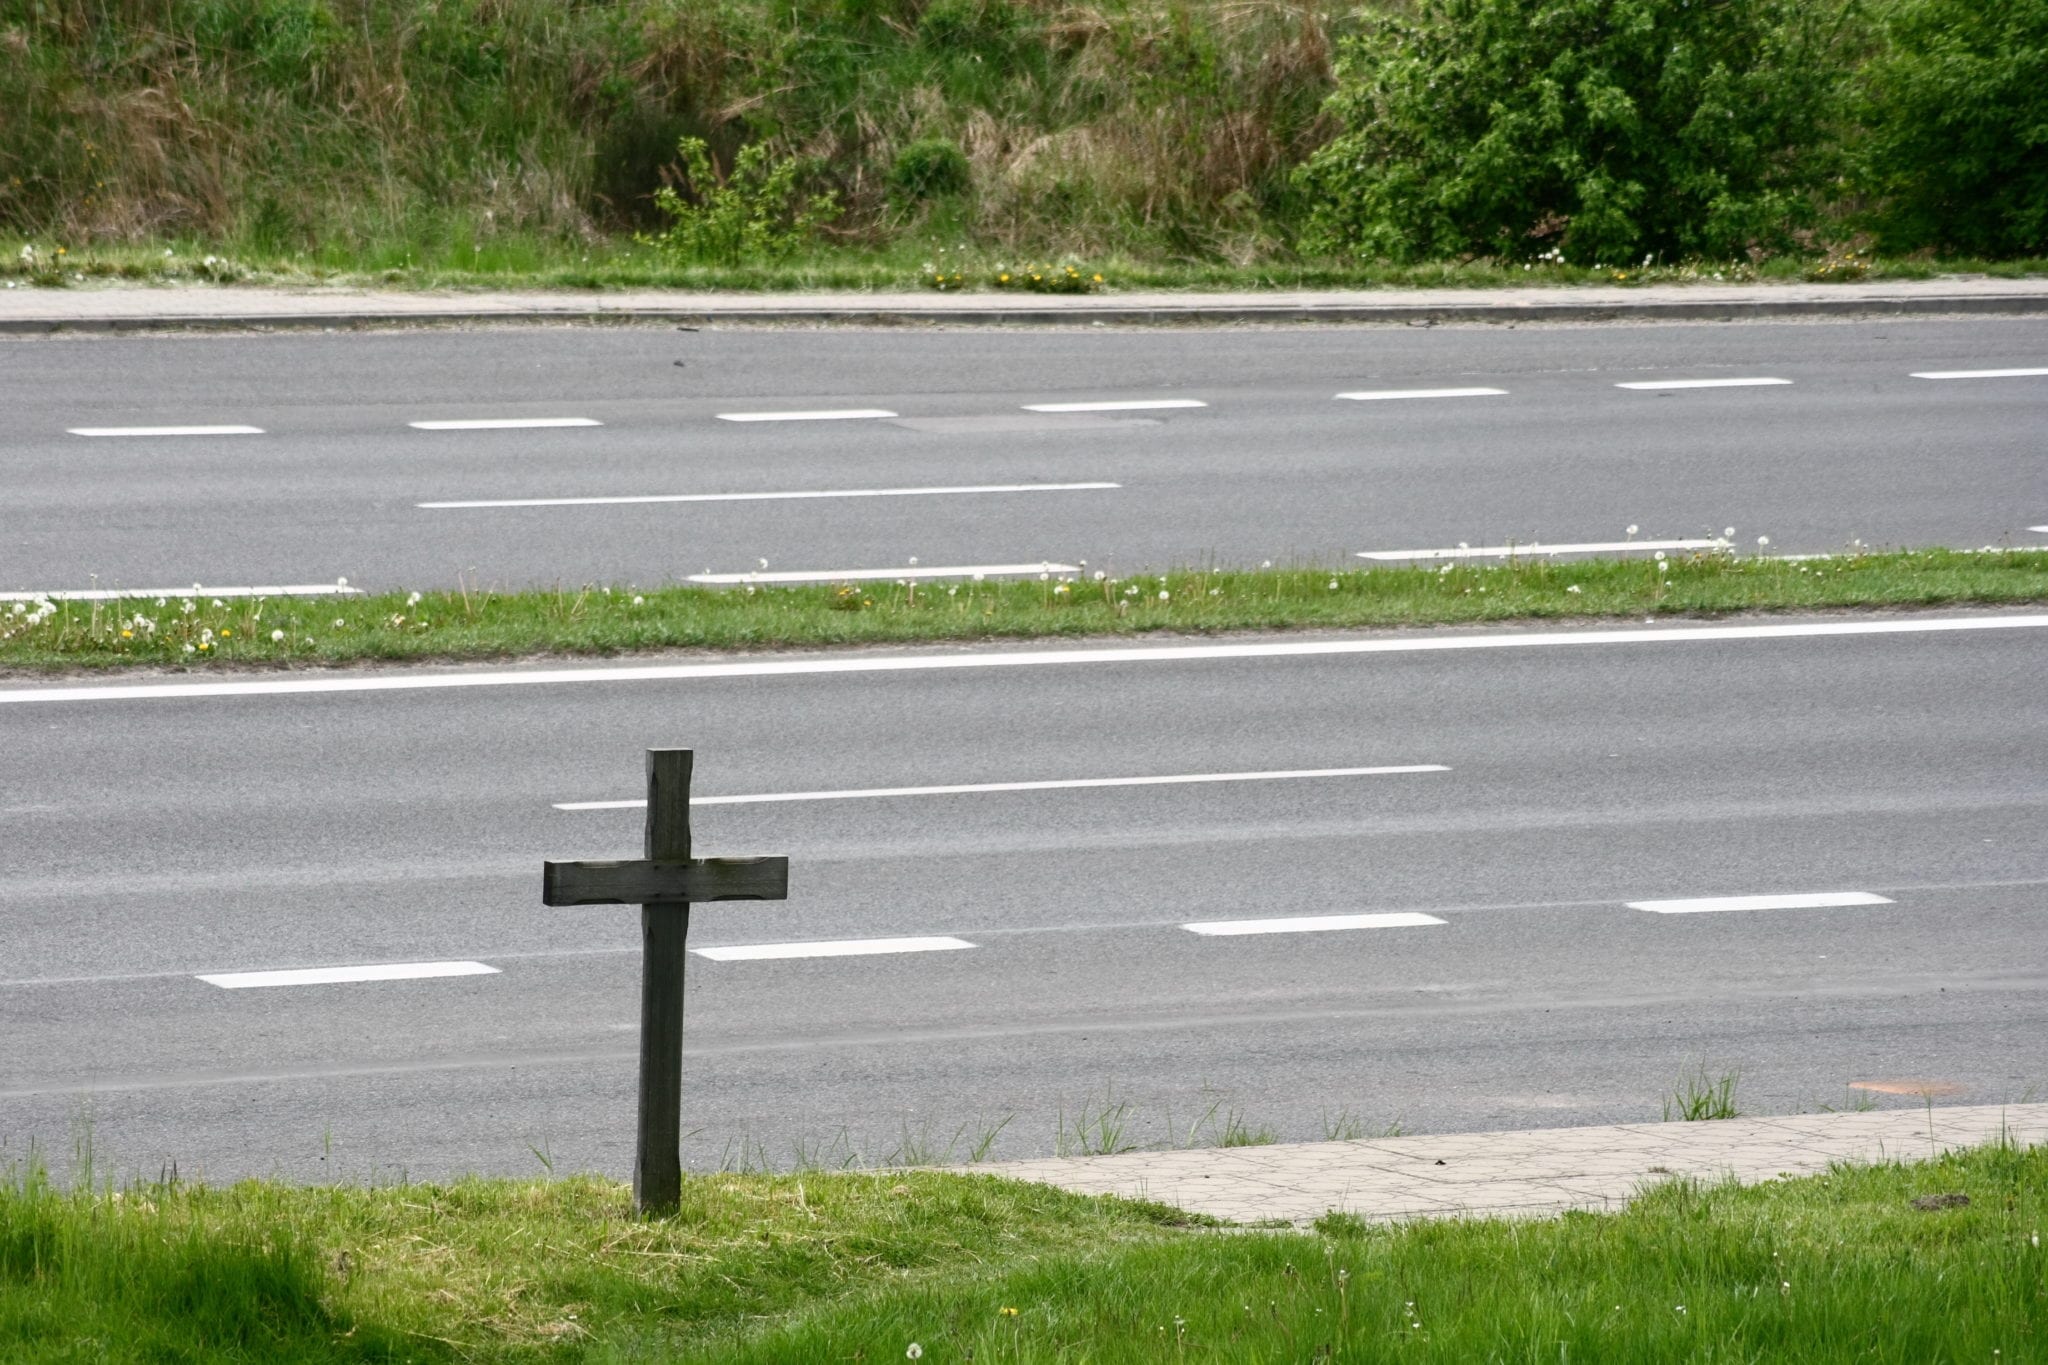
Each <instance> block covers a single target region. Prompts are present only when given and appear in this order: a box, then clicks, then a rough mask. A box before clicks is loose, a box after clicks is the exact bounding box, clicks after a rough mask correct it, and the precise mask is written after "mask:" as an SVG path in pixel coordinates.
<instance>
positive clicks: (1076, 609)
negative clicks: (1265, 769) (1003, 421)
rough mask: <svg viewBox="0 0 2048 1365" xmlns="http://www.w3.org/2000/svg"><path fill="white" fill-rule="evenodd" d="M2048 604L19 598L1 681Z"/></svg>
mask: <svg viewBox="0 0 2048 1365" xmlns="http://www.w3.org/2000/svg"><path fill="white" fill-rule="evenodd" d="M2044 601H2048V550H1998V551H1980V552H1976V553H1969V552H1962V551H1955V550H1924V551H1893V552H1885V553H1864V552H1857V553H1854V554H1851V555H1847V556H1844V557H1841V558H1835V559H1826V560H1814V561H1808V562H1803V563H1788V562H1785V561H1781V560H1771V559H1760V558H1740V557H1737V556H1734V555H1730V554H1726V553H1704V554H1694V555H1690V556H1687V557H1686V558H1684V559H1670V560H1664V561H1658V560H1649V559H1634V560H1616V559H1608V560H1591V561H1576V562H1567V563H1553V562H1549V561H1544V560H1521V561H1516V562H1513V563H1509V564H1488V565H1476V564H1447V565H1444V566H1442V567H1440V568H1380V569H1339V570H1328V569H1315V568H1285V569H1272V568H1266V569H1255V570H1182V571H1177V572H1173V573H1168V574H1147V575H1142V576H1138V577H1133V578H1120V577H1115V576H1108V575H1100V574H1099V571H1088V570H1085V569H1084V570H1083V571H1082V572H1081V573H1080V574H1077V575H1075V574H1065V575H1053V574H1047V575H1045V576H1043V577H1042V578H1041V579H1039V580H1037V581H1028V580H1027V581H1024V582H1003V583H988V582H982V583H975V582H967V583H924V584H917V585H910V584H907V583H869V584H863V585H854V584H837V585H829V584H828V585H822V586H816V587H759V588H755V587H746V586H742V587H737V588H720V589H713V588H698V587H662V588H646V589H636V588H633V587H630V586H629V587H624V588H618V587H598V588H590V587H585V588H577V589H567V588H563V589H555V590H547V591H524V592H493V591H489V590H482V589H460V590H457V591H453V592H448V591H435V592H424V593H422V592H400V593H381V594H376V595H368V596H362V597H351V598H341V599H333V598H314V599H287V598H272V599H256V600H250V599H229V600H222V599H217V598H212V597H209V596H208V595H207V594H206V593H205V592H203V591H195V592H194V593H193V594H192V595H191V596H190V597H185V598H177V597H172V598H148V599H135V600H129V601H124V602H118V603H108V602H98V603H86V602H63V603H38V604H19V605H18V606H14V607H9V608H7V609H6V612H5V614H0V669H8V670H15V671H23V672H36V671H54V670H59V669H81V668H124V667H136V666H156V667H164V666H170V667H178V668H191V669H207V670H213V669H219V668H222V667H224V666H232V665H255V666H277V665H291V664H346V663H358V662H364V661H373V660H402V661H417V662H426V661H434V660H465V659H467V660H476V659H507V658H516V657H520V656H527V655H536V654H570V655H613V654H629V653H638V652H646V651H651V650H662V649H774V648H791V647H815V646H829V645H858V644H900V643H916V642H923V641H942V640H951V641H962V640H992V639H1021V638H1031V637H1087V636H1097V637H1100V636H1131V635H1142V634H1146V633H1156V632H1209V631H1233V630H1300V629H1338V628H1358V627H1373V626H1429V625H1464V624H1475V623H1483V622H1505V621H1561V620H1599V619H1602V618H1607V619H1616V618H1619V619H1629V618H1634V619H1642V618H1644V617H1654V616H1674V615H1694V614H1720V613H1727V612H1750V611H1810V610H1827V609H1840V608H1879V607H1936V606H1959V605H2012V604H2016V603H2028V602H2044Z"/></svg>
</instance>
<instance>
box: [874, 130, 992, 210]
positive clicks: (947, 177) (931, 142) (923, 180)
mask: <svg viewBox="0 0 2048 1365" xmlns="http://www.w3.org/2000/svg"><path fill="white" fill-rule="evenodd" d="M889 188H890V190H891V191H893V192H894V194H895V196H896V198H898V199H900V200H904V201H906V202H914V201H916V200H920V199H941V198H944V197H945V196H947V195H949V194H965V193H967V191H969V190H970V189H973V188H974V175H973V172H972V171H971V170H970V169H969V168H968V165H967V153H965V152H963V151H961V150H960V148H959V147H958V146H956V145H955V144H953V143H951V142H948V141H947V140H946V139H944V138H942V137H928V138H924V139H921V140H920V141H917V142H913V143H911V144H910V145H909V146H908V147H905V148H904V149H903V150H902V151H900V152H898V153H896V160H895V163H894V164H892V165H891V166H890V167H889Z"/></svg>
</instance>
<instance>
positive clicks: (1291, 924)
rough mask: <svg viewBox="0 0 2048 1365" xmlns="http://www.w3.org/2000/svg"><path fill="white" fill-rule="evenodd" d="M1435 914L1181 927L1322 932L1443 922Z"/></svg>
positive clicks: (1233, 932) (1230, 932)
mask: <svg viewBox="0 0 2048 1365" xmlns="http://www.w3.org/2000/svg"><path fill="white" fill-rule="evenodd" d="M1442 923H1444V921H1443V920H1440V919H1438V918H1437V917H1436V916H1435V915H1424V914H1420V913H1417V912H1416V911H1413V910H1402V911H1397V912H1395V913H1392V914H1384V915H1300V916H1296V917H1295V918H1292V919H1212V920H1202V921H1199V922H1197V923H1194V924H1183V925H1182V926H1181V928H1183V929H1185V930H1187V931H1188V932H1189V933H1191V934H1208V935H1211V936H1214V937H1218V938H1223V937H1236V936H1238V935H1240V934H1319V933H1322V932H1323V931H1325V930H1329V929H1407V928H1413V927H1417V926H1420V925H1424V924H1442Z"/></svg>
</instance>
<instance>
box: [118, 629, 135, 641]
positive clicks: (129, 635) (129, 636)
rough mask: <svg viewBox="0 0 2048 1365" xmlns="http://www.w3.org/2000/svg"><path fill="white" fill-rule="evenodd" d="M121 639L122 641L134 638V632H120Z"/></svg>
mask: <svg viewBox="0 0 2048 1365" xmlns="http://www.w3.org/2000/svg"><path fill="white" fill-rule="evenodd" d="M121 638H122V639H124V640H132V639H134V638H135V632H134V631H132V630H124V631H122V632H121Z"/></svg>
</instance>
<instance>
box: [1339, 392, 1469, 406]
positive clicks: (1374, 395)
mask: <svg viewBox="0 0 2048 1365" xmlns="http://www.w3.org/2000/svg"><path fill="white" fill-rule="evenodd" d="M1507 392H1508V391H1507V390H1506V389H1366V390H1362V391H1360V392H1357V393H1340V394H1338V395H1337V397H1339V398H1342V399H1348V400H1350V401H1351V402H1354V403H1376V402H1385V401H1390V400H1400V399H1404V398H1504V397H1506V396H1507Z"/></svg>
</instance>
